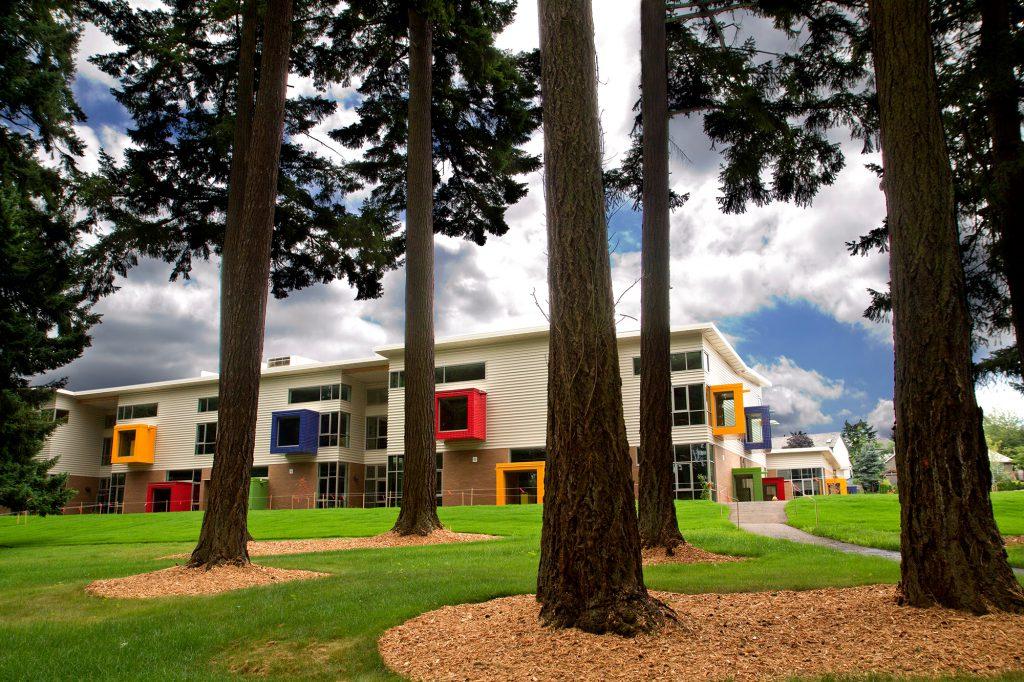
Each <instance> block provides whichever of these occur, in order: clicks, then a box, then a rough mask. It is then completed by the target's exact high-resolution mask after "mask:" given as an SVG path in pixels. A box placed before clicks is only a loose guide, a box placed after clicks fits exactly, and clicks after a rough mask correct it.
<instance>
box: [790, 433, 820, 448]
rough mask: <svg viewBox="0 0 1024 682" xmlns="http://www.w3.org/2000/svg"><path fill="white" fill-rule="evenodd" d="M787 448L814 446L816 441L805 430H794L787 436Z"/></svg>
mask: <svg viewBox="0 0 1024 682" xmlns="http://www.w3.org/2000/svg"><path fill="white" fill-rule="evenodd" d="M786 447H787V448H813V447H814V441H813V440H811V437H810V436H808V435H807V434H806V433H804V432H803V431H792V432H790V434H789V437H788V438H786Z"/></svg>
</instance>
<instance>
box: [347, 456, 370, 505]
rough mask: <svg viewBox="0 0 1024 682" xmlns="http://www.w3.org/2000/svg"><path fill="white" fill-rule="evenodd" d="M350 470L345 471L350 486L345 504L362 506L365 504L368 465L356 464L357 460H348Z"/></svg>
mask: <svg viewBox="0 0 1024 682" xmlns="http://www.w3.org/2000/svg"><path fill="white" fill-rule="evenodd" d="M345 464H346V466H347V467H348V471H347V472H346V473H345V485H347V486H348V495H347V496H346V498H345V506H347V507H362V506H363V491H364V490H365V487H364V485H363V483H364V482H365V480H366V478H365V477H366V465H365V464H356V463H355V462H346V463H345Z"/></svg>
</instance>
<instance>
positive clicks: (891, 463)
mask: <svg viewBox="0 0 1024 682" xmlns="http://www.w3.org/2000/svg"><path fill="white" fill-rule="evenodd" d="M988 461H989V464H991V465H992V468H993V469H1001V470H1002V471H1004V472H1005V473H1006V475H1007V476H1009V477H1010V478H1016V479H1021V478H1022V477H1021V472H1019V471H1015V470H1014V466H1013V460H1012V459H1010V458H1009V457H1007V456H1006V455H1004V454H1001V453H999V452H996V451H995V450H989V451H988ZM885 478H886V480H887V481H889V483H891V484H892V485H894V486H895V485H896V453H893V454H891V455H889V457H888V458H887V459H886V460H885Z"/></svg>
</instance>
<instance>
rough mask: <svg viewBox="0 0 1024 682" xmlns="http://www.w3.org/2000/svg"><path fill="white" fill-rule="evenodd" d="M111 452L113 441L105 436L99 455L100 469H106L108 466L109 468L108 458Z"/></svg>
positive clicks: (112, 450)
mask: <svg viewBox="0 0 1024 682" xmlns="http://www.w3.org/2000/svg"><path fill="white" fill-rule="evenodd" d="M113 452H114V439H113V438H111V437H110V436H105V437H104V438H103V450H102V452H101V454H100V466H101V467H108V466H110V456H111V455H112V454H113Z"/></svg>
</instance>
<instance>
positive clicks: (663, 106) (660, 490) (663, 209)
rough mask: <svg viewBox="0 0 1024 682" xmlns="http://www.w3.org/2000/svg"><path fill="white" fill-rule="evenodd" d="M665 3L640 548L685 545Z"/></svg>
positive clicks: (653, 145) (657, 20)
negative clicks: (676, 475)
mask: <svg viewBox="0 0 1024 682" xmlns="http://www.w3.org/2000/svg"><path fill="white" fill-rule="evenodd" d="M665 14H666V13H665V0H641V2H640V86H641V100H640V103H641V110H640V111H641V115H642V116H643V129H642V130H643V196H642V203H643V211H644V216H643V243H642V251H641V265H640V269H641V276H642V279H641V281H640V362H641V371H640V405H641V409H640V450H639V452H638V453H637V462H638V464H639V465H640V466H639V468H640V489H639V495H640V500H639V503H640V504H639V508H640V516H639V519H640V544H641V545H642V546H643V547H664V548H665V549H666V550H668V551H669V552H671V551H672V550H673V549H674V548H675V547H676V546H678V545H679V544H680V543H681V542H683V535H682V533H680V532H679V523H678V522H677V521H676V506H675V502H674V496H673V494H672V465H673V456H672V374H671V371H672V370H671V363H670V350H669V343H670V336H669V327H670V325H671V315H670V312H669V308H670V306H669V200H668V194H669V188H668V73H667V69H668V64H667V55H666V45H665Z"/></svg>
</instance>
